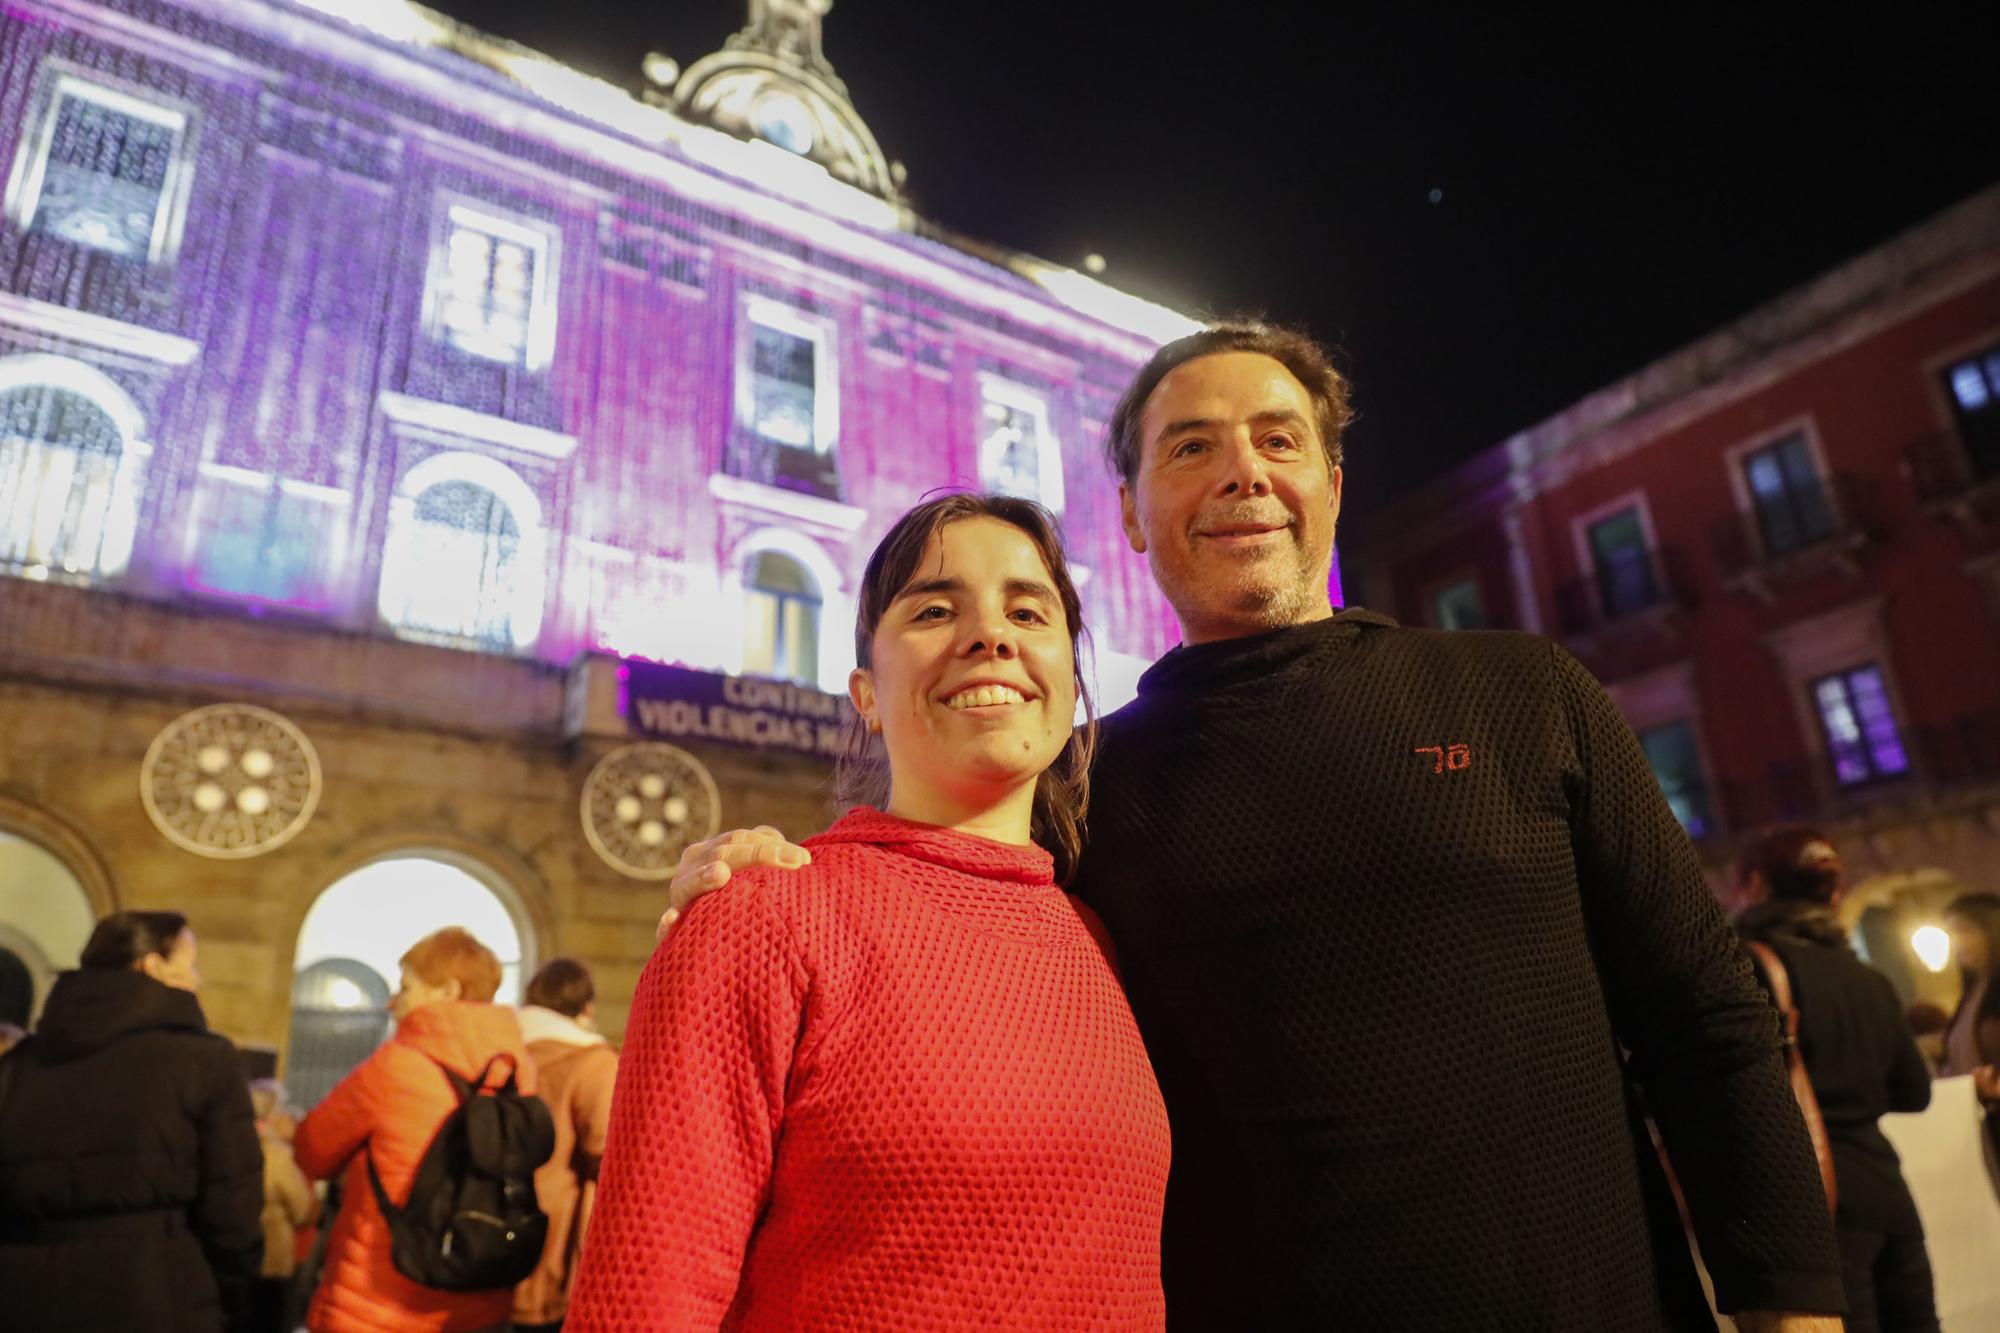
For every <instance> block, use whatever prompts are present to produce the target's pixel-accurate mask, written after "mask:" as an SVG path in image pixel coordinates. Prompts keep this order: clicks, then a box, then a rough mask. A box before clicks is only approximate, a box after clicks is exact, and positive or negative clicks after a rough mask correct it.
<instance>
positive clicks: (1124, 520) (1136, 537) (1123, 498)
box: [1118, 481, 1339, 555]
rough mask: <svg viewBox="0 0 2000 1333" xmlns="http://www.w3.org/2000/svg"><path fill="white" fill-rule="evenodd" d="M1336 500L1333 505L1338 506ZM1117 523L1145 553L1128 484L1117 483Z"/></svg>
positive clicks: (1140, 528)
mask: <svg viewBox="0 0 2000 1333" xmlns="http://www.w3.org/2000/svg"><path fill="white" fill-rule="evenodd" d="M1336 493H1337V492H1336ZM1338 503H1339V501H1338V500H1336V501H1335V504H1336V505H1338ZM1118 521H1119V523H1120V524H1121V525H1122V526H1123V527H1124V529H1125V540H1126V541H1127V542H1129V543H1131V546H1132V549H1133V550H1134V551H1137V552H1138V553H1139V554H1140V555H1144V554H1145V553H1146V530H1145V529H1144V528H1142V527H1140V526H1139V505H1138V501H1137V499H1136V498H1135V497H1134V496H1133V494H1132V486H1131V483H1129V482H1123V481H1121V482H1119V483H1118Z"/></svg>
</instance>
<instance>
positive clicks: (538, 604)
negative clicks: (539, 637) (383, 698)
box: [380, 455, 543, 652]
mask: <svg viewBox="0 0 2000 1333" xmlns="http://www.w3.org/2000/svg"><path fill="white" fill-rule="evenodd" d="M402 491H403V494H401V495H399V496H398V497H397V499H396V501H395V502H394V503H393V505H392V506H391V512H390V519H389V543H388V549H387V550H386V551H385V553H384V555H383V566H382V591H381V597H380V605H381V609H382V615H383V617H384V618H385V619H386V620H388V621H389V623H390V624H392V625H394V626H395V627H396V631H397V633H399V634H402V635H403V636H404V637H406V638H414V639H428V640H431V641H434V642H442V643H447V644H452V645H459V646H464V645H469V646H472V647H478V648H489V649H495V650H498V651H502V652H506V651H512V650H515V649H519V648H526V647H528V646H529V645H531V644H532V643H533V642H534V641H535V637H536V634H537V632H538V630H539V629H540V626H541V617H542V591H543V588H542V570H541V532H540V521H539V515H538V513H537V506H536V504H535V501H534V497H533V495H532V493H530V492H529V491H528V489H527V487H526V486H525V485H523V484H522V482H521V481H520V479H519V478H518V477H516V476H514V474H513V473H512V472H510V471H508V470H507V468H506V467H504V466H503V465H501V464H499V463H496V462H493V461H492V460H491V459H481V458H476V457H472V456H468V455H444V456H440V457H438V458H433V459H430V460H428V461H427V462H426V463H424V464H421V465H419V466H418V467H416V468H412V469H411V470H410V474H409V476H408V477H406V478H405V479H404V484H403V487H402ZM503 491H505V492H511V494H503Z"/></svg>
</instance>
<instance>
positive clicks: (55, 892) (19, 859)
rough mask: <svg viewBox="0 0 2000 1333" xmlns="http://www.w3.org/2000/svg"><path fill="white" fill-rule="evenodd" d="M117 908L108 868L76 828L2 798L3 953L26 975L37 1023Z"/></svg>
mask: <svg viewBox="0 0 2000 1333" xmlns="http://www.w3.org/2000/svg"><path fill="white" fill-rule="evenodd" d="M114 906H115V903H114V902H113V900H112V896H111V886H110V881H109V878H108V876H107V875H106V874H105V872H104V868H103V865H102V864H101V863H100V862H99V861H98V860H97V858H96V857H95V856H94V855H93V854H92V853H91V851H90V849H89V848H88V847H87V846H86V845H85V844H84V842H83V840H82V838H81V837H80V836H79V835H78V834H77V833H76V832H75V831H74V830H73V829H71V828H69V827H68V826H67V825H66V824H63V823H61V822H60V821H58V820H56V819H55V818H53V817H52V816H50V815H48V814H46V813H45V812H42V811H40V810H36V809H34V808H32V807H30V806H26V805H23V804H21V803H19V802H15V801H12V800H6V799H0V950H5V951H6V952H7V953H8V954H11V955H12V956H13V957H14V958H15V959H16V960H18V961H19V962H20V963H21V964H22V965H23V967H24V968H25V969H26V972H27V975H28V979H29V985H30V990H31V1001H30V1006H29V1007H30V1016H31V1017H39V1015H40V1013H41V1008H42V1002H43V1001H44V1000H46V999H47V998H48V993H49V987H50V986H51V985H53V984H54V983H55V978H56V973H57V972H60V971H62V970H63V969H65V968H71V967H75V966H76V964H77V958H78V955H80V954H81V953H82V951H83V946H84V942H85V941H86V940H88V939H89V938H90V931H91V927H92V926H94V925H95V924H96V922H97V918H98V917H100V916H102V915H104V914H105V913H106V912H109V911H111V910H112V908H113V907H114ZM15 975H16V976H18V973H16V974H15ZM7 1017H9V1016H8V1015H6V1014H0V1020H4V1019H6V1018H7Z"/></svg>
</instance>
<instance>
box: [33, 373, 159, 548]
mask: <svg viewBox="0 0 2000 1333" xmlns="http://www.w3.org/2000/svg"><path fill="white" fill-rule="evenodd" d="M125 446H126V441H125V436H124V433H123V432H122V431H120V430H119V428H118V423H117V421H116V420H115V419H114V418H113V417H112V415H111V413H110V412H108V411H106V410H105V409H104V408H103V407H102V406H100V405H99V404H98V403H97V402H95V401H94V400H92V399H91V398H89V397H87V396H85V395H84V394H82V393H79V392H77V391H76V390H74V389H70V388H65V387H61V386H58V385H54V384H46V383H41V384H16V385H14V386H12V387H10V388H6V389H4V390H0V567H5V568H6V569H7V570H8V571H9V572H11V573H17V574H26V575H27V576H28V577H30V578H47V577H49V576H51V575H55V576H57V577H62V576H67V577H70V578H73V579H79V580H80V579H89V578H93V577H96V576H98V575H102V574H110V573H115V572H116V571H117V570H118V569H120V568H122V567H123V565H124V563H125V559H126V557H127V555H128V554H129V552H130V548H131V516H130V514H129V513H122V512H121V510H123V509H126V508H128V507H129V496H128V495H127V494H126V488H121V486H120V480H121V471H122V468H123V465H124V463H125Z"/></svg>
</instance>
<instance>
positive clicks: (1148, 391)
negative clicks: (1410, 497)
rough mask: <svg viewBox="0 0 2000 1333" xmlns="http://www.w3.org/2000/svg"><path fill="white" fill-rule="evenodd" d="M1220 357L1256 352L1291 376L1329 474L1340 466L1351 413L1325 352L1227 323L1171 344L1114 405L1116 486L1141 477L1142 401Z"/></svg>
mask: <svg viewBox="0 0 2000 1333" xmlns="http://www.w3.org/2000/svg"><path fill="white" fill-rule="evenodd" d="M1218 352H1256V353H1258V354H1259V355H1262V356H1268V357H1270V358H1271V359H1272V360H1273V361H1276V362H1277V363H1278V364H1279V365H1281V366H1283V367H1284V368H1285V369H1286V370H1289V371H1291V372H1292V378H1293V379H1296V380H1297V381H1298V382H1299V383H1300V384H1301V385H1303V386H1304V387H1305V391H1306V396H1307V397H1308V398H1309V399H1311V401H1312V406H1313V424H1314V425H1315V426H1316V427H1317V428H1318V430H1319V442H1320V447H1321V448H1323V449H1324V450H1325V451H1326V466H1327V470H1328V471H1332V470H1333V469H1334V468H1336V467H1338V466H1340V457H1341V453H1340V441H1341V437H1342V436H1343V435H1345V434H1346V433H1347V423H1348V421H1349V419H1350V418H1351V417H1352V415H1353V414H1352V412H1351V410H1350V409H1349V407H1348V402H1347V379H1346V377H1345V376H1343V375H1342V374H1341V373H1340V372H1339V371H1337V370H1335V369H1334V368H1333V359H1332V358H1331V357H1329V356H1328V355H1327V351H1326V349H1325V348H1324V347H1321V346H1320V345H1319V344H1318V343H1316V342H1314V341H1313V340H1312V338H1311V337H1309V336H1308V335H1307V334H1305V333H1303V332H1301V331H1300V330H1298V329H1291V328H1286V327H1285V326H1284V325H1282V324H1267V323H1265V322H1264V321H1262V320H1257V319H1231V320H1223V321H1221V322H1220V323H1216V324H1211V325H1209V326H1208V327H1207V328H1205V329H1203V330H1201V331H1200V332H1199V333H1190V334H1188V335H1187V336H1186V337H1184V338H1176V339H1174V340H1173V341H1172V342H1170V343H1168V344H1167V345H1166V346H1164V347H1162V348H1161V349H1160V350H1159V351H1157V352H1155V353H1153V359H1152V360H1150V361H1148V362H1147V363H1146V364H1145V366H1144V367H1143V368H1142V369H1141V370H1140V371H1139V373H1138V375H1137V376H1135V377H1134V378H1133V380H1132V384H1131V386H1130V387H1129V388H1127V389H1126V390H1125V396H1124V397H1123V398H1120V399H1119V400H1118V407H1117V409H1116V410H1115V411H1113V412H1112V414H1111V426H1110V429H1109V430H1107V431H1106V432H1105V436H1104V457H1105V460H1106V461H1107V462H1109V463H1110V464H1111V470H1112V471H1113V472H1115V473H1117V474H1118V479H1119V480H1120V481H1122V482H1124V483H1125V484H1126V485H1127V486H1130V485H1132V484H1133V481H1134V480H1135V479H1136V478H1137V477H1138V475H1139V455H1140V452H1141V451H1142V449H1143V448H1144V446H1145V441H1143V440H1142V439H1140V438H1139V418H1140V417H1141V416H1143V415H1144V414H1145V411H1146V400H1147V399H1148V398H1151V397H1152V396H1153V390H1155V389H1157V388H1159V387H1160V381H1161V380H1163V379H1165V378H1166V377H1167V376H1168V375H1170V374H1172V373H1173V371H1174V370H1175V369H1176V368H1178V367H1180V366H1183V365H1186V364H1187V363H1188V362H1190V361H1193V360H1194V359H1196V358H1197V357H1203V356H1214V355H1215V354H1216V353H1218Z"/></svg>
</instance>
